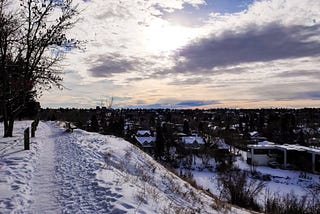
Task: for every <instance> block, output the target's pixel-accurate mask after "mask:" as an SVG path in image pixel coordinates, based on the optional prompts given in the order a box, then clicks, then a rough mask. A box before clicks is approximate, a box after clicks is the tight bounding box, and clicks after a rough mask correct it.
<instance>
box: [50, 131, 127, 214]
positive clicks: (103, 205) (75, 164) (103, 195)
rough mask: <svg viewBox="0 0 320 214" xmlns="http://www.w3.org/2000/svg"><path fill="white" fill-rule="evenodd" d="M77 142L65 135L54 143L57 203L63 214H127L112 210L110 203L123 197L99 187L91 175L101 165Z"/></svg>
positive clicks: (94, 174) (94, 175)
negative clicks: (55, 151)
mask: <svg viewBox="0 0 320 214" xmlns="http://www.w3.org/2000/svg"><path fill="white" fill-rule="evenodd" d="M65 135H68V134H67V133H66V134H65ZM66 140H67V141H66ZM76 142H77V138H75V137H70V136H68V138H66V137H64V135H61V136H60V137H59V138H58V139H57V141H56V146H57V147H56V148H57V151H58V153H59V155H57V159H56V161H57V164H58V167H57V182H58V184H59V187H60V191H59V197H58V200H59V201H60V202H61V203H62V207H63V212H64V213H69V212H70V213H74V212H76V213H77V212H80V213H126V212H125V211H123V210H119V209H114V206H113V203H114V202H115V201H117V199H118V198H121V197H122V195H120V194H117V193H116V192H113V191H112V187H101V186H99V185H98V180H97V179H96V173H95V172H94V171H96V170H98V169H99V168H100V167H101V165H100V164H97V163H95V161H94V159H93V154H88V153H87V152H86V151H83V150H82V149H81V147H80V146H79V145H78V144H76Z"/></svg>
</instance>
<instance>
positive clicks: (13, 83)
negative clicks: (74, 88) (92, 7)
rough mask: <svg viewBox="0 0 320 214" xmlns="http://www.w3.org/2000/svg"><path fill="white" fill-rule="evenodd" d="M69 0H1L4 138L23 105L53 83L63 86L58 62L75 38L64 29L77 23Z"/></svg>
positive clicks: (74, 44) (0, 78)
mask: <svg viewBox="0 0 320 214" xmlns="http://www.w3.org/2000/svg"><path fill="white" fill-rule="evenodd" d="M77 14H78V11H77V7H76V6H74V5H73V4H72V0H59V1H57V0H20V1H10V0H0V100H1V107H0V109H1V115H2V120H3V122H4V137H11V136H12V132H13V125H14V120H15V118H16V117H17V116H18V115H19V113H20V112H22V111H23V109H24V107H25V105H26V103H28V102H29V101H30V100H34V99H36V98H37V97H39V96H40V95H41V93H42V92H43V91H44V90H48V89H50V88H51V87H53V86H56V87H58V88H62V85H61V82H62V77H61V74H62V71H61V69H60V68H59V62H61V59H62V58H63V57H64V54H65V52H66V50H67V48H69V49H70V48H72V47H77V46H78V45H79V41H77V40H74V39H68V38H67V37H66V34H65V33H66V32H67V31H68V30H70V29H71V28H72V26H74V24H75V21H76V20H75V17H76V16H77Z"/></svg>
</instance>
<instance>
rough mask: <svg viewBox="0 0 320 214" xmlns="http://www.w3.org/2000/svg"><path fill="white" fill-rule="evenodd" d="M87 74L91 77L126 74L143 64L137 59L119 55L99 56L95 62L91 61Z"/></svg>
mask: <svg viewBox="0 0 320 214" xmlns="http://www.w3.org/2000/svg"><path fill="white" fill-rule="evenodd" d="M91 61H92V63H91V64H92V65H93V66H92V67H91V68H90V69H89V72H90V73H91V75H92V76H93V77H109V76H110V75H113V74H116V73H126V72H130V71H133V70H135V69H136V68H137V67H138V66H139V65H141V64H143V63H144V62H143V61H142V60H141V59H139V58H133V57H131V58H124V57H123V56H121V55H119V54H108V55H101V56H99V57H98V58H97V59H96V60H95V59H91Z"/></svg>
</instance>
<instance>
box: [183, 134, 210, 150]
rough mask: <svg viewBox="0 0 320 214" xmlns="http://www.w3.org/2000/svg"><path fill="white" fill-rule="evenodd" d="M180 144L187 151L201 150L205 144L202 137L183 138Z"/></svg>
mask: <svg viewBox="0 0 320 214" xmlns="http://www.w3.org/2000/svg"><path fill="white" fill-rule="evenodd" d="M180 143H181V144H182V145H183V147H184V148H185V149H200V147H201V146H203V145H204V144H205V142H204V140H203V138H202V137H199V136H197V135H195V136H193V135H192V136H183V137H181V138H180Z"/></svg>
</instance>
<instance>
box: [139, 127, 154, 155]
mask: <svg viewBox="0 0 320 214" xmlns="http://www.w3.org/2000/svg"><path fill="white" fill-rule="evenodd" d="M135 139H136V141H137V143H138V144H139V146H141V147H142V149H143V150H144V151H146V152H152V151H153V149H154V146H155V142H156V137H155V136H152V134H151V131H150V130H138V131H137V133H136V135H135Z"/></svg>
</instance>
